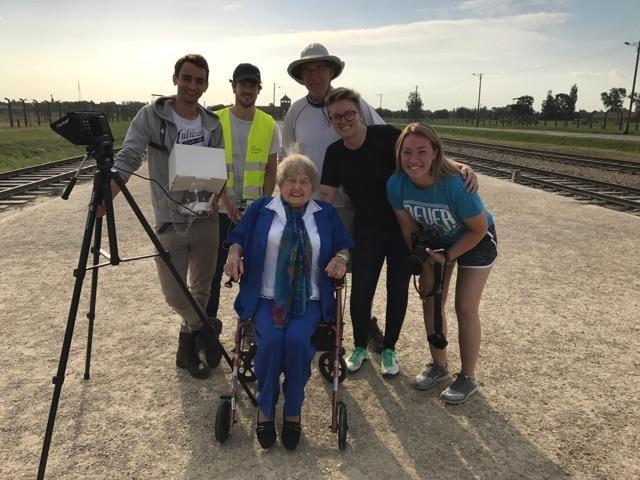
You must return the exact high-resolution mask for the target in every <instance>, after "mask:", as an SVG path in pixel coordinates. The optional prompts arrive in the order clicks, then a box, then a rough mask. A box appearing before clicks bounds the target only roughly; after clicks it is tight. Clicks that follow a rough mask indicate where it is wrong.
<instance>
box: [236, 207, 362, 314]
mask: <svg viewBox="0 0 640 480" xmlns="http://www.w3.org/2000/svg"><path fill="white" fill-rule="evenodd" d="M271 200H272V198H270V197H269V198H261V199H260V200H256V201H255V202H253V203H252V204H251V206H250V207H249V209H248V210H247V211H246V212H245V214H244V216H243V217H242V220H240V223H238V225H236V226H235V228H234V229H233V231H232V232H231V234H230V235H229V237H228V239H227V240H228V241H229V243H230V244H234V243H239V244H240V245H241V246H242V255H243V259H242V261H243V265H244V272H245V273H244V275H243V276H242V278H241V280H240V293H239V294H238V297H237V298H236V301H235V304H234V306H235V309H236V312H237V313H238V317H239V318H240V319H241V320H247V319H249V318H251V317H253V316H254V314H255V312H256V310H257V308H258V300H259V298H260V290H261V287H262V273H263V271H264V260H265V257H266V252H267V235H268V234H269V229H270V228H271V223H272V222H273V217H274V215H275V212H274V211H273V210H271V209H269V208H266V205H267V204H268V203H269V202H270V201H271ZM310 201H311V202H316V203H317V204H318V205H319V206H320V207H321V208H320V210H318V211H317V212H315V213H314V214H313V215H314V218H315V221H316V225H317V227H318V233H319V235H320V255H319V258H318V261H319V263H320V264H319V265H318V268H319V270H320V276H319V283H320V305H321V308H322V320H323V321H324V322H325V323H332V322H333V321H334V319H335V316H336V299H335V295H334V286H333V279H331V278H329V277H328V276H327V274H326V273H325V272H324V268H325V267H326V266H327V264H328V263H329V261H330V260H331V258H333V257H334V255H335V254H336V253H337V252H339V251H340V250H343V249H345V248H353V247H354V243H353V240H351V238H350V237H349V234H348V233H347V230H346V228H345V227H344V225H343V224H342V222H341V221H340V218H339V217H338V214H337V212H336V209H335V208H334V207H333V205H331V204H329V203H327V202H323V201H319V200H310Z"/></svg>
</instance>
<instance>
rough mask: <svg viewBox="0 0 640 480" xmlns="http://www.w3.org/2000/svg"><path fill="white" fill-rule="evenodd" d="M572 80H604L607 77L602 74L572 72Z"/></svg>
mask: <svg viewBox="0 0 640 480" xmlns="http://www.w3.org/2000/svg"><path fill="white" fill-rule="evenodd" d="M570 76H571V78H577V79H581V78H584V79H588V78H602V77H604V76H605V74H604V73H602V72H571V75H570Z"/></svg>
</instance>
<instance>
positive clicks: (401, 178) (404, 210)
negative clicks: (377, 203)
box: [387, 123, 497, 403]
mask: <svg viewBox="0 0 640 480" xmlns="http://www.w3.org/2000/svg"><path fill="white" fill-rule="evenodd" d="M396 167H397V172H396V173H394V174H393V175H392V176H391V177H390V178H389V180H388V182H387V197H388V199H389V203H390V204H391V207H392V208H393V210H394V213H395V214H396V217H397V218H398V223H399V224H400V228H401V230H402V234H403V236H404V239H405V241H406V242H407V245H408V246H409V248H410V249H411V250H413V240H412V236H411V234H412V233H413V232H417V231H418V230H427V231H428V233H429V235H428V236H429V239H430V243H431V244H432V246H433V249H435V250H439V249H444V250H443V251H441V252H434V251H433V249H430V248H429V249H427V260H426V261H425V262H424V265H423V268H422V273H421V275H420V283H419V285H420V286H419V289H420V294H421V296H423V313H424V322H425V328H426V330H427V334H428V335H431V334H433V333H434V326H433V325H434V297H433V296H431V297H424V295H425V294H427V293H428V292H429V291H430V290H431V286H432V285H433V278H434V264H435V263H441V264H443V267H444V269H445V276H444V283H443V287H442V311H441V314H442V320H443V333H444V334H445V335H446V317H445V316H444V304H445V302H446V300H447V292H448V290H449V283H450V281H451V274H452V273H453V267H454V265H455V264H456V263H457V264H458V277H457V283H456V301H455V303H456V316H457V318H458V332H459V337H458V341H459V344H460V356H461V363H462V367H461V370H460V373H458V374H457V375H456V376H455V380H454V381H453V383H452V384H451V385H450V386H449V387H448V388H447V389H446V390H444V391H443V392H442V394H441V398H442V399H443V400H444V401H445V402H447V403H462V402H464V401H466V400H467V399H468V398H469V397H470V396H471V395H472V394H473V393H475V392H476V390H477V382H476V379H475V368H476V361H477V359H478V354H479V352H480V317H479V315H478V310H479V307H480V298H481V296H482V291H483V289H484V286H485V284H486V283H487V278H488V277H489V272H490V271H491V267H492V265H493V262H494V261H495V259H496V256H497V243H496V242H497V240H496V233H495V227H494V224H493V217H492V216H491V214H490V213H489V212H488V211H487V209H486V208H485V207H484V205H483V203H482V200H481V199H480V196H479V195H478V194H477V193H469V192H467V191H466V190H465V188H464V186H463V181H462V179H461V178H460V175H459V170H458V169H457V168H455V167H454V166H453V165H452V164H451V162H450V161H449V160H447V159H446V158H444V155H443V151H442V142H441V140H440V137H438V134H437V133H436V132H435V131H434V130H433V129H432V128H431V127H429V126H428V125H425V124H422V123H412V124H410V125H408V126H407V127H406V128H405V129H404V130H403V131H402V133H401V134H400V137H399V138H398V142H397V143H396ZM429 349H430V350H431V356H432V359H433V361H432V362H430V363H428V364H427V368H426V369H425V370H424V372H422V373H421V374H419V375H417V376H416V378H415V381H414V386H415V387H416V388H418V389H420V390H428V389H430V388H432V387H433V386H435V384H436V383H437V382H438V381H439V380H441V379H444V378H446V377H447V376H448V374H449V369H448V366H447V351H446V348H443V349H438V348H435V347H434V346H433V345H431V344H430V345H429Z"/></svg>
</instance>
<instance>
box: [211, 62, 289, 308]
mask: <svg viewBox="0 0 640 480" xmlns="http://www.w3.org/2000/svg"><path fill="white" fill-rule="evenodd" d="M229 82H231V88H232V89H233V93H234V95H235V103H234V104H233V105H232V106H231V107H226V108H223V109H222V110H218V111H217V112H215V113H216V115H218V118H219V119H220V123H221V124H222V132H223V136H224V152H225V160H226V163H227V188H226V192H225V195H224V199H223V202H222V205H221V207H220V211H219V213H218V223H219V226H220V243H219V246H218V263H217V266H216V272H215V275H214V277H213V281H212V282H211V296H210V297H209V303H208V304H207V316H208V317H209V318H216V317H217V315H218V305H219V302H220V281H221V280H222V272H223V268H224V264H225V262H226V261H227V253H228V248H229V247H228V245H226V244H225V241H226V239H227V236H228V234H229V233H230V232H231V230H232V229H233V225H234V224H235V223H237V222H238V221H239V220H240V216H241V214H242V211H243V210H244V208H245V207H246V206H247V203H248V202H251V201H253V200H256V199H258V198H260V197H263V196H271V194H272V193H273V189H274V188H275V184H276V167H277V154H278V150H279V149H280V131H279V130H278V127H277V125H276V122H275V121H274V120H273V118H272V117H271V116H270V115H268V114H266V113H265V112H263V111H262V110H258V109H257V108H256V99H257V98H258V93H259V92H260V90H261V89H262V80H261V78H260V70H259V69H258V67H256V66H255V65H251V64H250V63H241V64H240V65H238V66H237V67H236V69H235V70H234V71H233V77H232V79H231V80H229Z"/></svg>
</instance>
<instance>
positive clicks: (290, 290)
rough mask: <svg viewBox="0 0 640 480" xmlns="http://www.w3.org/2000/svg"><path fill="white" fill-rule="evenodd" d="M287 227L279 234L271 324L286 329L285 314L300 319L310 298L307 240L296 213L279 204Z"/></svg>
mask: <svg viewBox="0 0 640 480" xmlns="http://www.w3.org/2000/svg"><path fill="white" fill-rule="evenodd" d="M282 205H283V206H284V211H285V213H286V215H287V223H286V224H285V226H284V231H283V232H282V239H281V240H280V248H279V250H278V261H277V264H276V285H275V287H276V288H275V298H274V305H273V324H274V326H277V327H279V328H282V327H284V326H285V325H286V322H287V317H288V316H289V314H290V313H291V314H294V315H302V314H304V311H305V308H306V306H307V300H308V299H309V298H310V297H311V240H309V234H308V233H307V229H306V228H305V226H304V221H303V220H302V215H303V214H304V212H305V211H306V209H307V205H308V203H307V205H305V206H304V207H303V208H302V209H301V210H300V211H294V210H293V209H292V208H291V206H290V205H289V204H288V203H287V202H285V201H284V200H282Z"/></svg>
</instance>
